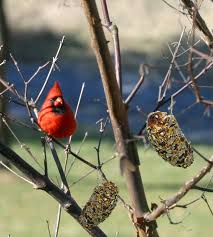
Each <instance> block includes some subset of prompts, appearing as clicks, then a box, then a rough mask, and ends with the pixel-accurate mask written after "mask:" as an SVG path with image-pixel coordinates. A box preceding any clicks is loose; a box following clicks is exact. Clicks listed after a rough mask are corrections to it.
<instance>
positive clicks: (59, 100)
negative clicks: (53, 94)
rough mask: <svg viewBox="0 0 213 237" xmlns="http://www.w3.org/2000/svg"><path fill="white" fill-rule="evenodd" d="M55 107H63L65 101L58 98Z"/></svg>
mask: <svg viewBox="0 0 213 237" xmlns="http://www.w3.org/2000/svg"><path fill="white" fill-rule="evenodd" d="M54 106H55V107H61V106H63V99H62V98H61V97H57V98H56V100H55V101H54Z"/></svg>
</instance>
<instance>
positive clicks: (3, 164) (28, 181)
mask: <svg viewBox="0 0 213 237" xmlns="http://www.w3.org/2000/svg"><path fill="white" fill-rule="evenodd" d="M0 164H1V165H2V166H4V167H5V168H6V169H7V170H9V171H10V172H11V173H13V174H14V175H16V176H17V177H19V178H20V179H22V180H24V181H25V182H27V183H29V184H31V185H33V182H31V181H30V180H28V179H26V178H24V177H23V176H21V175H19V174H18V173H16V172H15V171H14V170H12V169H11V168H10V167H8V166H7V165H6V164H5V163H4V162H3V161H0Z"/></svg>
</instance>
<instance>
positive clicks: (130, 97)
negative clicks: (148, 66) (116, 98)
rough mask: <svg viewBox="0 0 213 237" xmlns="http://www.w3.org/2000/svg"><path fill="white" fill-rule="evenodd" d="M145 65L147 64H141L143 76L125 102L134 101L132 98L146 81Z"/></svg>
mask: <svg viewBox="0 0 213 237" xmlns="http://www.w3.org/2000/svg"><path fill="white" fill-rule="evenodd" d="M144 67H145V65H141V77H140V79H139V80H138V82H137V84H136V85H135V87H134V88H133V90H132V91H131V93H130V94H129V96H128V97H127V98H126V100H125V104H127V105H128V104H129V103H130V102H131V101H132V99H133V98H134V96H135V94H136V93H137V91H138V90H139V89H140V87H141V85H142V84H143V82H144V79H145V70H144Z"/></svg>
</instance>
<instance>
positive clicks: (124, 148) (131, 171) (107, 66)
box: [81, 0, 158, 237]
mask: <svg viewBox="0 0 213 237" xmlns="http://www.w3.org/2000/svg"><path fill="white" fill-rule="evenodd" d="M81 1H82V6H83V9H84V12H85V15H86V18H87V21H88V24H89V31H90V34H91V41H92V48H93V50H94V52H95V56H96V59H97V63H98V66H99V71H100V74H101V78H102V83H103V87H104V92H105V97H106V101H107V105H108V110H109V116H110V119H111V123H112V127H113V132H114V137H115V141H116V148H117V152H118V154H119V158H120V165H121V170H122V173H123V175H124V177H125V179H126V184H127V189H128V192H129V196H130V199H131V204H132V207H133V210H134V221H135V224H136V226H137V227H138V231H139V235H140V236H143V237H145V236H150V237H157V236H158V233H157V230H156V228H157V224H156V222H155V221H154V222H151V223H147V222H145V220H144V219H143V215H144V214H145V213H146V212H149V207H148V204H147V200H146V196H145V192H144V188H143V183H142V179H141V175H140V170H139V157H138V152H137V148H136V144H135V142H127V141H130V140H131V139H132V137H131V134H130V130H129V124H128V114H127V107H126V106H125V104H124V103H123V100H122V97H121V94H120V91H119V88H118V84H117V81H116V76H115V71H114V67H113V63H112V58H111V56H110V52H109V48H108V45H107V40H106V38H105V35H104V31H103V28H102V24H101V20H100V17H99V13H98V10H97V5H96V2H95V0H81Z"/></svg>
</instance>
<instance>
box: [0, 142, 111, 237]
mask: <svg viewBox="0 0 213 237" xmlns="http://www.w3.org/2000/svg"><path fill="white" fill-rule="evenodd" d="M0 154H2V155H3V156H4V157H5V159H6V160H7V161H8V162H9V163H11V164H12V165H14V166H15V167H16V168H17V169H18V170H19V171H20V172H22V173H23V174H24V175H25V176H26V177H27V179H28V180H29V181H30V182H32V183H33V187H34V188H36V189H40V190H43V191H45V192H46V193H48V194H49V195H50V196H52V197H53V198H54V199H55V200H56V201H57V202H58V203H60V204H61V205H62V207H63V208H64V210H65V211H66V212H67V213H68V214H69V215H71V216H72V217H73V218H74V219H75V220H76V221H77V222H79V221H78V220H79V216H80V213H81V208H80V207H79V206H78V204H77V202H76V201H75V200H74V199H73V198H72V197H71V196H69V195H67V194H65V193H64V192H63V191H62V190H60V189H59V188H58V187H57V186H56V185H55V184H53V183H52V182H51V181H50V180H49V179H48V178H47V177H45V176H43V175H41V174H40V173H39V172H38V171H36V170H35V169H34V168H33V167H32V166H30V165H29V164H28V163H27V162H26V161H24V160H23V159H22V158H21V157H20V156H19V155H17V154H16V153H15V152H14V151H12V150H11V149H10V148H9V147H7V146H5V145H4V144H3V143H1V142H0ZM82 227H83V226H82ZM83 228H85V227H83ZM85 230H86V231H87V232H88V233H89V234H90V235H91V236H94V237H106V235H105V234H104V232H102V231H101V229H100V228H98V227H94V228H92V229H90V230H89V229H85Z"/></svg>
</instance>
